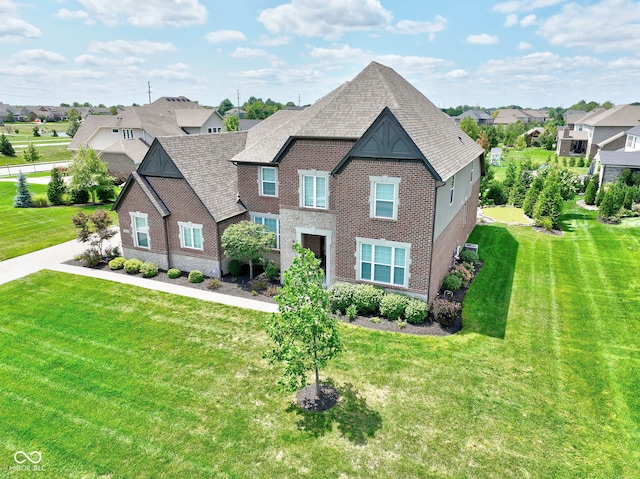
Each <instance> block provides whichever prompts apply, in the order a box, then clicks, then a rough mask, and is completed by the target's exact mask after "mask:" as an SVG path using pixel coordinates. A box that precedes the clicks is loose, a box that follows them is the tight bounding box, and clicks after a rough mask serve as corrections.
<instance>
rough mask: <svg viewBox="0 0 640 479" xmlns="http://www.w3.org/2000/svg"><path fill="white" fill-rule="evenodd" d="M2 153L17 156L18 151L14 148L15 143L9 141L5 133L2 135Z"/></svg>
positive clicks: (0, 148) (0, 142) (0, 150)
mask: <svg viewBox="0 0 640 479" xmlns="http://www.w3.org/2000/svg"><path fill="white" fill-rule="evenodd" d="M0 153H2V154H3V155H5V156H16V152H15V150H14V149H13V145H12V144H11V142H10V141H9V138H7V137H6V136H5V134H4V133H3V134H2V135H0Z"/></svg>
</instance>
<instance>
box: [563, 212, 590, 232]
mask: <svg viewBox="0 0 640 479" xmlns="http://www.w3.org/2000/svg"><path fill="white" fill-rule="evenodd" d="M587 219H589V215H587V214H586V213H566V214H563V215H562V216H561V217H560V227H561V229H562V231H567V232H572V231H575V227H574V226H573V221H575V220H583V221H584V220H587Z"/></svg>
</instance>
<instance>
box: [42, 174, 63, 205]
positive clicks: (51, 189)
mask: <svg viewBox="0 0 640 479" xmlns="http://www.w3.org/2000/svg"><path fill="white" fill-rule="evenodd" d="M66 191H67V186H66V185H65V183H64V179H63V178H62V174H60V170H59V169H58V168H54V169H53V170H51V180H49V184H48V185H47V198H49V201H50V202H51V204H52V205H61V204H62V195H64V194H65V192H66Z"/></svg>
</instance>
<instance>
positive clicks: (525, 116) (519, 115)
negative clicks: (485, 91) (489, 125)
mask: <svg viewBox="0 0 640 479" xmlns="http://www.w3.org/2000/svg"><path fill="white" fill-rule="evenodd" d="M548 119H549V112H548V111H543V110H514V109H503V110H498V114H497V115H496V117H495V119H494V120H493V123H494V124H495V125H510V124H512V123H517V122H518V120H520V122H521V123H522V124H523V125H528V124H529V123H544V122H545V121H547V120H548Z"/></svg>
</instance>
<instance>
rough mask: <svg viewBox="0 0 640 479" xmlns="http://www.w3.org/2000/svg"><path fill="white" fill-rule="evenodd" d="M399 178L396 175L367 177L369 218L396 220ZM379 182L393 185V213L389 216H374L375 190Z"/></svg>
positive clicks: (398, 202) (398, 201)
mask: <svg viewBox="0 0 640 479" xmlns="http://www.w3.org/2000/svg"><path fill="white" fill-rule="evenodd" d="M400 180H401V178H397V177H389V176H370V177H369V183H370V185H369V217H370V218H381V219H387V220H397V219H398V205H399V204H400ZM379 184H383V185H385V184H386V185H393V213H392V215H393V216H391V217H389V216H376V201H377V200H376V192H377V186H378V185H379Z"/></svg>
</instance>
